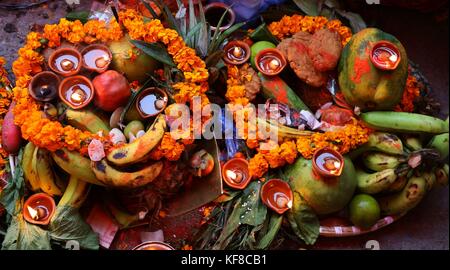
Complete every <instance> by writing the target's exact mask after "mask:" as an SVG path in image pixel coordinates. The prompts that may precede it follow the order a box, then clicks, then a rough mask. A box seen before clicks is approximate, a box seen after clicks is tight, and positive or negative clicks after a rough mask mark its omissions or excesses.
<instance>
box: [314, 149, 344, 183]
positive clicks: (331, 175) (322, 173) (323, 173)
mask: <svg viewBox="0 0 450 270" xmlns="http://www.w3.org/2000/svg"><path fill="white" fill-rule="evenodd" d="M325 152H328V153H330V154H332V155H333V156H335V157H337V158H338V159H339V162H340V163H341V166H340V168H339V171H338V172H337V173H331V172H326V171H324V170H322V169H320V167H319V166H318V165H317V163H316V160H317V158H318V157H319V156H320V155H321V154H323V153H325ZM312 166H313V169H314V172H316V173H317V174H319V175H320V176H322V177H325V178H335V177H339V176H341V174H342V170H343V169H344V166H345V164H344V157H343V156H342V155H341V153H339V152H338V151H335V150H333V149H331V148H328V147H324V148H320V149H317V150H316V151H315V152H314V154H313V158H312Z"/></svg>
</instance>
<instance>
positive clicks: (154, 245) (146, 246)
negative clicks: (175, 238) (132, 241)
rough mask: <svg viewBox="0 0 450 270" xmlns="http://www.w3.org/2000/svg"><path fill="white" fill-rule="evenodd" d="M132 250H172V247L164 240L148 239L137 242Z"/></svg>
mask: <svg viewBox="0 0 450 270" xmlns="http://www.w3.org/2000/svg"><path fill="white" fill-rule="evenodd" d="M133 250H174V248H173V247H171V246H170V245H168V244H166V243H164V242H159V241H149V242H144V243H141V244H139V245H138V246H136V247H134V248H133Z"/></svg>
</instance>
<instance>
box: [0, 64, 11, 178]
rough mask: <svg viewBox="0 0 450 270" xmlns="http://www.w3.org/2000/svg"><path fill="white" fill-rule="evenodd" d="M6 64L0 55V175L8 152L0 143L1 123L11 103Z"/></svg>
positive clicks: (0, 142)
mask: <svg viewBox="0 0 450 270" xmlns="http://www.w3.org/2000/svg"><path fill="white" fill-rule="evenodd" d="M5 64H6V60H5V58H3V57H0V175H1V174H2V171H3V169H4V165H5V163H6V158H7V157H8V153H7V152H6V151H5V150H4V149H3V148H2V147H1V145H2V137H1V128H2V125H3V117H4V116H5V114H6V113H7V112H8V108H9V105H10V104H11V98H12V95H11V92H10V91H9V90H8V89H7V87H8V86H9V85H10V81H9V80H8V77H7V75H8V73H7V72H6V70H5V68H4V65H5Z"/></svg>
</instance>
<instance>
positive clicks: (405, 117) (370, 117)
mask: <svg viewBox="0 0 450 270" xmlns="http://www.w3.org/2000/svg"><path fill="white" fill-rule="evenodd" d="M361 119H362V120H363V121H364V122H365V123H366V124H367V125H368V126H369V127H371V128H373V129H375V130H382V131H391V132H405V133H422V132H425V133H433V134H441V133H445V132H447V133H448V131H449V130H448V128H449V127H448V123H447V122H445V121H444V120H441V119H439V118H435V117H432V116H428V115H423V114H417V113H407V112H387V111H378V112H375V111H374V112H367V113H362V114H361Z"/></svg>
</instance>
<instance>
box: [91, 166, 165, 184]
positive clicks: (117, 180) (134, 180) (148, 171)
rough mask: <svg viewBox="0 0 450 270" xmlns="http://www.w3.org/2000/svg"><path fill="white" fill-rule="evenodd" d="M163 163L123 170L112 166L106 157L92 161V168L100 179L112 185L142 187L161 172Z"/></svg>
mask: <svg viewBox="0 0 450 270" xmlns="http://www.w3.org/2000/svg"><path fill="white" fill-rule="evenodd" d="M162 168H163V163H162V162H161V161H158V162H156V163H153V164H152V165H150V166H147V167H145V168H144V169H141V170H139V171H136V172H123V171H119V170H117V169H115V168H113V167H111V166H110V165H109V164H108V163H107V162H106V160H105V159H103V160H101V161H97V162H95V161H92V162H91V169H92V171H93V172H94V174H95V176H96V177H97V179H98V180H100V181H101V182H102V183H103V184H105V185H106V186H110V187H122V188H137V187H142V186H145V185H147V184H149V183H150V182H152V181H153V180H155V178H156V177H157V176H158V175H159V174H160V173H161V171H162Z"/></svg>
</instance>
